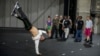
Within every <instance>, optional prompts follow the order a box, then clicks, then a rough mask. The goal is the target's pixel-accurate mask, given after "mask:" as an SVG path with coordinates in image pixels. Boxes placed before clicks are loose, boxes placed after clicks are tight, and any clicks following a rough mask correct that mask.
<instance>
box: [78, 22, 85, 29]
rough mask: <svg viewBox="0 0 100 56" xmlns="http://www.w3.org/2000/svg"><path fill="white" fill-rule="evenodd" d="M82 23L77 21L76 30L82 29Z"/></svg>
mask: <svg viewBox="0 0 100 56" xmlns="http://www.w3.org/2000/svg"><path fill="white" fill-rule="evenodd" d="M83 25H84V22H83V20H78V21H77V29H79V30H81V29H82V28H83Z"/></svg>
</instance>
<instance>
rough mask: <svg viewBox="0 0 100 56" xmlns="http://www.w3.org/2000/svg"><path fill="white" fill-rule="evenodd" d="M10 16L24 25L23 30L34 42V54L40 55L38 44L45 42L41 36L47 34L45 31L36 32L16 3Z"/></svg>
mask: <svg viewBox="0 0 100 56" xmlns="http://www.w3.org/2000/svg"><path fill="white" fill-rule="evenodd" d="M11 15H12V16H15V17H16V18H18V19H20V20H21V21H22V22H23V23H24V25H25V29H26V30H27V31H29V32H30V33H31V34H32V39H33V40H34V42H35V51H36V54H37V55H38V56H40V55H42V54H41V53H40V52H39V42H40V41H44V40H45V37H44V36H43V33H44V34H47V33H46V31H44V30H38V29H37V28H36V27H35V26H32V24H31V23H30V22H29V20H28V18H27V16H26V15H25V14H24V12H23V11H22V9H21V7H20V6H19V3H18V2H16V4H15V6H14V9H13V11H12V13H11Z"/></svg>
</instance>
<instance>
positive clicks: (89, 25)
mask: <svg viewBox="0 0 100 56" xmlns="http://www.w3.org/2000/svg"><path fill="white" fill-rule="evenodd" d="M85 27H86V28H92V27H93V23H92V20H87V21H86V26H85Z"/></svg>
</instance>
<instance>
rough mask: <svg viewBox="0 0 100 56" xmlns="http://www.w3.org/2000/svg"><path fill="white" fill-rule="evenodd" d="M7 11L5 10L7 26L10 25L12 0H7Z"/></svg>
mask: <svg viewBox="0 0 100 56" xmlns="http://www.w3.org/2000/svg"><path fill="white" fill-rule="evenodd" d="M5 9H6V11H5V17H6V18H5V26H6V27H10V21H11V18H10V0H6V8H5Z"/></svg>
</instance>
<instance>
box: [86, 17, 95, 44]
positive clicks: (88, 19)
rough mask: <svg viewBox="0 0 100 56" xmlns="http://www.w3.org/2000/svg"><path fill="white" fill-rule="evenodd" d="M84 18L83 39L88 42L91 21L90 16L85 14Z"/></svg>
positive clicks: (91, 25)
mask: <svg viewBox="0 0 100 56" xmlns="http://www.w3.org/2000/svg"><path fill="white" fill-rule="evenodd" d="M86 19H87V20H86V24H85V35H86V39H85V40H86V42H89V40H90V35H91V32H92V27H93V23H92V20H91V17H90V16H87V17H86Z"/></svg>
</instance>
